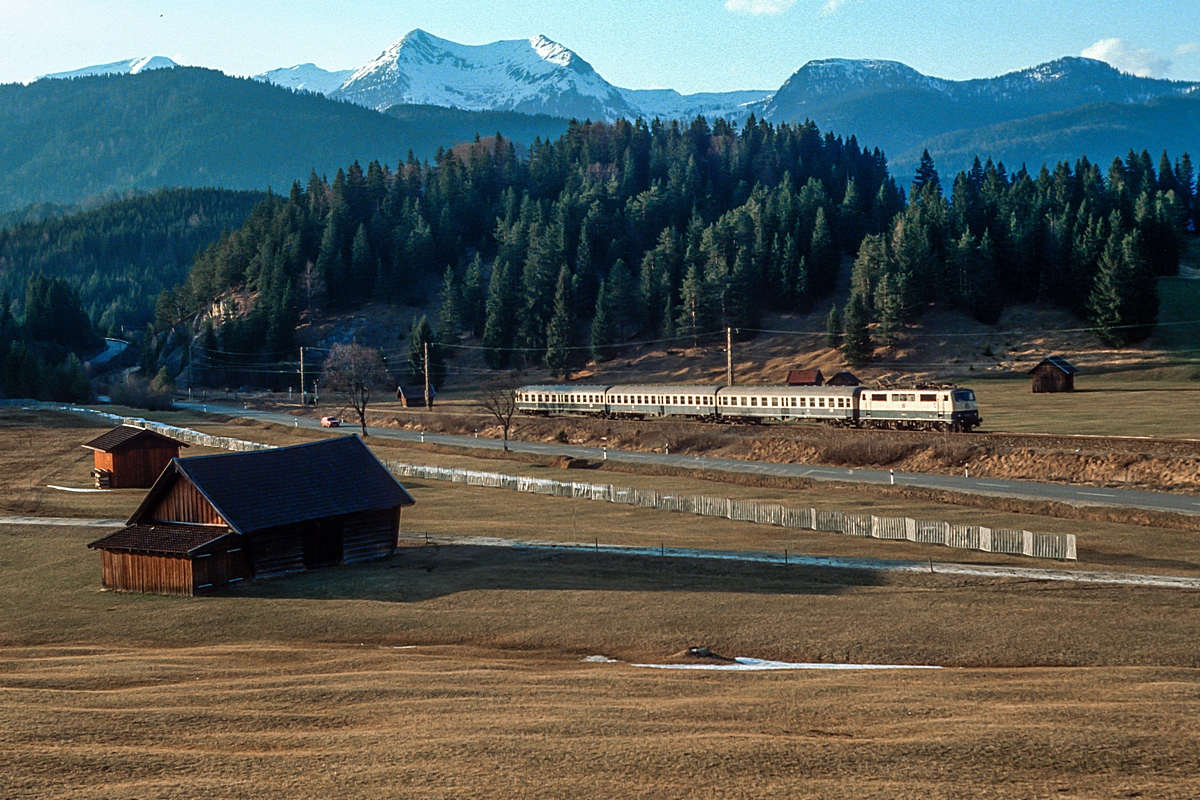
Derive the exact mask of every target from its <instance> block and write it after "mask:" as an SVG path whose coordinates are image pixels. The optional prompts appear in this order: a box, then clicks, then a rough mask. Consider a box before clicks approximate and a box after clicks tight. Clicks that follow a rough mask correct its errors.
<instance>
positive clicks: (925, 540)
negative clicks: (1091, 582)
mask: <svg viewBox="0 0 1200 800" xmlns="http://www.w3.org/2000/svg"><path fill="white" fill-rule="evenodd" d="M63 410H67V411H74V412H76V413H82V414H91V415H96V416H100V417H103V418H106V419H110V420H112V421H114V422H118V423H123V424H126V425H136V426H138V427H141V428H147V429H149V430H152V431H157V432H158V433H162V434H164V435H166V436H170V437H172V438H174V439H178V440H179V441H181V442H187V443H188V444H195V445H201V446H203V447H212V448H216V449H220V450H232V451H235V452H249V451H252V450H270V449H272V448H273V447H274V446H275V445H270V444H262V443H260V442H248V441H245V440H243V439H233V438H230V437H228V436H210V435H209V434H207V433H201V432H200V431H194V430H192V429H190V428H178V427H175V426H174V425H164V424H162V423H160V422H152V421H150V420H145V419H142V418H141V417H121V416H118V415H116V414H107V413H105V412H103V411H95V410H93V409H90V408H79V407H70V408H65V409H63ZM383 464H384V466H386V467H387V468H388V470H390V471H391V472H392V474H393V475H396V476H398V477H404V478H419V479H423V480H431V481H450V482H453V483H464V484H467V485H469V486H486V487H489V488H493V489H509V490H512V491H517V492H532V493H534V494H544V495H549V496H551V497H574V498H579V499H584V500H600V501H603V502H607V503H621V504H624V505H631V506H641V507H643V508H657V509H659V510H660V511H675V512H679V513H681V514H698V515H700V516H702V517H720V518H722V519H731V520H736V521H739V522H753V523H755V524H758V525H775V526H779V527H783V528H797V529H800V530H809V531H825V532H828V533H840V534H843V535H845V536H863V537H867V538H871V539H892V540H896V541H907V542H919V543H921V544H939V545H944V546H946V547H955V548H958V549H961V550H978V551H980V552H983V553H1006V554H1008V555H1014V556H1028V557H1030V558H1053V559H1058V560H1060V561H1075V560H1077V555H1076V550H1075V535H1074V534H1072V533H1034V532H1032V531H1024V530H1015V529H1001V528H986V527H984V526H982V525H954V524H951V523H949V522H937V521H930V520H917V519H910V518H907V517H876V516H874V515H872V514H850V513H847V512H844V511H827V510H822V509H816V508H792V507H790V506H784V505H781V504H779V503H759V502H756V501H754V500H731V499H729V498H727V497H709V496H707V495H701V494H666V493H662V492H656V491H654V490H653V489H634V488H631V487H628V486H614V485H613V484H611V483H599V484H597V483H579V482H575V481H553V480H549V479H547V478H530V477H526V476H521V475H505V474H502V473H499V472H480V471H478V470H470V469H451V468H449V467H432V466H423V465H420V464H407V463H405V462H402V461H390V460H384V461H383Z"/></svg>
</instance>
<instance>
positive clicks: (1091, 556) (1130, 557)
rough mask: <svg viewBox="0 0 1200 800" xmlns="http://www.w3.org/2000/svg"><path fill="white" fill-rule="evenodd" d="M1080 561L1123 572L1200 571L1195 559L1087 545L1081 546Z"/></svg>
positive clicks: (1193, 572) (1192, 573)
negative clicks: (1145, 554) (1149, 556)
mask: <svg viewBox="0 0 1200 800" xmlns="http://www.w3.org/2000/svg"><path fill="white" fill-rule="evenodd" d="M1079 562H1080V563H1082V564H1089V565H1090V564H1095V565H1098V566H1105V567H1118V568H1120V569H1121V571H1122V572H1146V573H1159V572H1162V571H1163V570H1166V571H1167V573H1168V574H1170V572H1171V571H1176V572H1179V571H1182V572H1186V573H1188V574H1191V575H1194V574H1196V573H1197V572H1200V564H1197V563H1196V562H1194V561H1182V560H1180V559H1175V558H1148V557H1146V556H1139V555H1134V554H1132V553H1118V552H1111V551H1107V550H1094V549H1091V548H1087V547H1081V548H1079Z"/></svg>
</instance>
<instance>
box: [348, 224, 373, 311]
mask: <svg viewBox="0 0 1200 800" xmlns="http://www.w3.org/2000/svg"><path fill="white" fill-rule="evenodd" d="M374 278H375V256H374V254H372V252H371V243H370V241H368V240H367V226H366V225H362V224H360V225H359V226H358V230H357V231H355V233H354V242H353V244H352V245H351V247H350V280H351V281H352V286H351V289H352V292H353V294H354V295H355V296H357V297H370V296H371V285H372V283H374Z"/></svg>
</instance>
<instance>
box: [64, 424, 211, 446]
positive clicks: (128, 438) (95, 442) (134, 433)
mask: <svg viewBox="0 0 1200 800" xmlns="http://www.w3.org/2000/svg"><path fill="white" fill-rule="evenodd" d="M134 439H157V440H160V441H162V442H166V443H168V444H172V445H175V446H176V447H187V446H188V445H187V443H186V442H181V441H179V440H178V439H172V438H171V437H170V436H163V435H162V434H161V433H157V432H155V431H151V430H146V429H145V428H139V427H137V426H136V425H121V426H120V427H118V428H113V429H112V430H111V431H109V432H108V433H105V434H102V435H100V436H97V437H96V438H95V439H92V440H91V441H90V442H88V443H87V444H85V445H83V446H84V447H87V448H89V449H92V450H99V451H101V452H104V453H109V452H112V451H113V450H116V449H117V448H119V447H123V446H125V445H127V444H128V443H130V442H132V441H133V440H134Z"/></svg>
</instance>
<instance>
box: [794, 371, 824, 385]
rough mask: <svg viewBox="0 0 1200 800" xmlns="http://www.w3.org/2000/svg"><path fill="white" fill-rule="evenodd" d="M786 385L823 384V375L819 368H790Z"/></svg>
mask: <svg viewBox="0 0 1200 800" xmlns="http://www.w3.org/2000/svg"><path fill="white" fill-rule="evenodd" d="M787 385H788V386H824V385H825V376H824V375H822V374H821V370H819V369H790V370H788V376H787Z"/></svg>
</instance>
